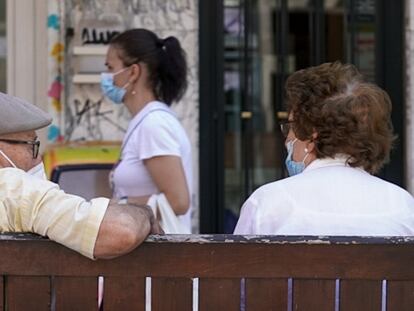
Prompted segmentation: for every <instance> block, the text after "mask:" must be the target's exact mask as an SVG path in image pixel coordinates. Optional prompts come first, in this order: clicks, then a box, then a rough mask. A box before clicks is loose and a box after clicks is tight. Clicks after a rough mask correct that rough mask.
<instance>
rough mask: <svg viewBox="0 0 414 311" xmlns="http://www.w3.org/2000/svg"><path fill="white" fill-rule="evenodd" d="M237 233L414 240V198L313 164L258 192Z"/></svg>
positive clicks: (336, 164) (332, 163)
mask: <svg viewBox="0 0 414 311" xmlns="http://www.w3.org/2000/svg"><path fill="white" fill-rule="evenodd" d="M234 233H235V234H275V235H345V236H350V235H363V236H378V235H384V236H387V235H396V236H401V235H414V199H413V197H412V196H411V195H410V194H409V193H408V192H407V191H405V190H404V189H402V188H400V187H398V186H396V185H394V184H392V183H389V182H386V181H384V180H382V179H380V178H377V177H375V176H372V175H370V174H368V173H367V172H365V171H364V170H362V169H359V168H352V167H350V166H348V165H347V164H346V158H344V157H342V158H341V157H339V158H336V159H320V160H315V161H313V162H312V163H311V164H310V165H309V166H308V167H307V168H306V169H305V170H304V172H303V173H301V174H299V175H296V176H292V177H289V178H285V179H283V180H279V181H276V182H273V183H269V184H267V185H264V186H262V187H260V188H259V189H257V190H256V191H255V192H254V193H253V194H252V195H251V196H250V197H249V198H248V199H247V201H246V202H245V203H244V205H243V207H242V211H241V215H240V218H239V221H238V223H237V226H236V229H235V231H234Z"/></svg>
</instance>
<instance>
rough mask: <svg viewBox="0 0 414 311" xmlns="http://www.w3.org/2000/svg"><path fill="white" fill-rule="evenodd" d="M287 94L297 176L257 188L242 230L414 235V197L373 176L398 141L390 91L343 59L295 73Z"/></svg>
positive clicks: (290, 160) (292, 168)
mask: <svg viewBox="0 0 414 311" xmlns="http://www.w3.org/2000/svg"><path fill="white" fill-rule="evenodd" d="M286 96H287V103H288V113H289V118H288V121H287V122H286V123H285V124H284V125H283V126H282V129H283V128H284V130H285V131H284V132H285V134H286V141H285V144H286V148H287V151H288V155H287V158H286V166H287V169H288V172H289V175H291V176H290V177H288V178H285V179H282V180H279V181H276V182H273V183H269V184H267V185H264V186H262V187H260V188H259V189H257V190H256V191H255V192H254V193H253V194H252V195H251V196H250V197H249V198H248V200H247V201H246V202H245V203H244V205H243V207H242V211H241V215H240V219H239V221H238V223H237V226H236V229H235V232H234V233H235V234H278V235H370V236H375V235H413V233H414V199H413V197H412V196H411V195H410V194H409V193H408V192H407V191H405V190H404V189H402V188H400V187H398V186H396V185H394V184H392V183H389V182H387V181H384V180H382V179H380V178H378V177H375V176H373V175H372V174H375V173H377V172H378V171H379V170H380V169H381V167H382V166H383V164H384V163H385V162H386V161H387V160H388V158H389V153H390V150H391V147H392V143H393V141H394V135H393V130H392V124H391V120H390V115H391V101H390V98H389V96H388V95H387V93H386V92H385V91H383V90H382V89H380V88H379V87H378V86H376V85H374V84H371V83H367V82H364V80H363V78H362V76H361V74H360V73H359V72H358V70H357V69H356V68H355V67H354V66H352V65H343V64H341V63H339V62H335V63H326V64H322V65H319V66H316V67H311V68H307V69H304V70H300V71H297V72H295V73H293V74H292V75H291V76H290V77H289V78H288V80H287V82H286Z"/></svg>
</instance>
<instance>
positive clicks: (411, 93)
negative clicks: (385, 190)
mask: <svg viewBox="0 0 414 311" xmlns="http://www.w3.org/2000/svg"><path fill="white" fill-rule="evenodd" d="M405 26H406V28H405V45H406V49H405V118H406V136H405V137H406V141H405V143H406V162H407V163H406V167H407V171H406V179H407V180H406V181H407V190H408V191H409V192H410V193H411V194H414V2H413V1H411V0H406V1H405Z"/></svg>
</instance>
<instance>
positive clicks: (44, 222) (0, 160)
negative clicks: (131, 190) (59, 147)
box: [0, 93, 161, 259]
mask: <svg viewBox="0 0 414 311" xmlns="http://www.w3.org/2000/svg"><path fill="white" fill-rule="evenodd" d="M50 123H51V118H50V116H49V115H48V114H47V113H45V112H43V111H42V110H41V109H39V108H37V107H36V106H34V105H32V104H30V103H28V102H26V101H24V100H22V99H20V98H17V97H13V96H10V95H7V94H3V93H0V232H34V233H37V234H40V235H44V236H47V237H49V238H50V239H52V240H54V241H56V242H58V243H61V244H63V245H65V246H67V247H69V248H71V249H73V250H75V251H77V252H79V253H81V254H83V255H85V256H87V257H89V258H92V259H95V258H113V257H116V256H119V255H122V254H125V253H128V252H129V251H131V250H133V249H134V248H135V247H137V246H138V245H139V244H140V243H141V242H142V241H143V240H144V239H145V238H146V236H147V235H148V234H149V233H150V232H151V233H160V231H161V230H160V229H159V227H158V225H157V223H156V222H155V221H154V216H153V214H152V212H151V210H150V209H148V208H147V207H145V206H135V205H129V204H118V203H117V202H114V201H112V200H111V201H110V200H109V199H107V198H95V199H92V200H91V201H86V200H85V199H83V198H81V197H78V196H75V195H71V194H67V193H65V192H63V191H62V190H61V189H60V188H59V186H58V185H57V184H54V183H52V182H50V181H47V180H46V178H45V174H44V168H43V163H42V161H41V159H40V157H39V145H40V142H39V141H38V140H37V136H36V132H35V130H37V129H40V128H43V127H45V126H47V125H49V124H50Z"/></svg>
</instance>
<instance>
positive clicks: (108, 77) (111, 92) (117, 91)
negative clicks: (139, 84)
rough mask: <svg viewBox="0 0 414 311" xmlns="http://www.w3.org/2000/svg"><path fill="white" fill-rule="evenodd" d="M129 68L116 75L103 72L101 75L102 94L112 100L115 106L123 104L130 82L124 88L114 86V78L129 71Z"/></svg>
mask: <svg viewBox="0 0 414 311" xmlns="http://www.w3.org/2000/svg"><path fill="white" fill-rule="evenodd" d="M128 68H129V67H127V68H123V69H121V70H119V71H117V72H115V73H110V72H103V73H101V89H102V93H103V94H104V95H105V96H106V97H108V98H109V99H110V100H112V101H113V102H114V103H115V104H121V103H122V101H123V100H124V96H125V94H126V88H127V87H128V85H129V82H127V83H126V84H125V85H124V86H123V87H118V86H116V85H115V84H114V77H115V76H116V75H117V74H119V73H121V72H124V71H125V70H127V69H128Z"/></svg>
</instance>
